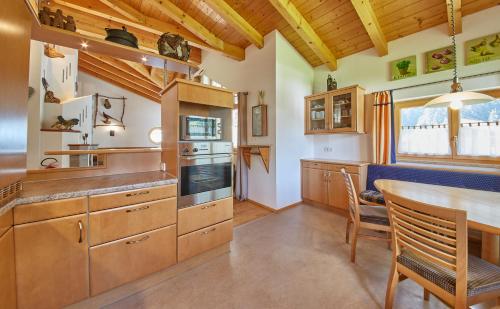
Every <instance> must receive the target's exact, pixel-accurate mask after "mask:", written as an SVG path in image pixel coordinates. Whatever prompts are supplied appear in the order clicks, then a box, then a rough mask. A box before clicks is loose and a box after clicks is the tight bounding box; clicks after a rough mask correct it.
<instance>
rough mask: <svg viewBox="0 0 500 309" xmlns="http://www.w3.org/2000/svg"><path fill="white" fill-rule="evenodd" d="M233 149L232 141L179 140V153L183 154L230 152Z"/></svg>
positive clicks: (196, 154)
mask: <svg viewBox="0 0 500 309" xmlns="http://www.w3.org/2000/svg"><path fill="white" fill-rule="evenodd" d="M232 151H233V144H232V143H231V142H179V155H181V156H198V155H211V154H228V153H229V154H230V153H232Z"/></svg>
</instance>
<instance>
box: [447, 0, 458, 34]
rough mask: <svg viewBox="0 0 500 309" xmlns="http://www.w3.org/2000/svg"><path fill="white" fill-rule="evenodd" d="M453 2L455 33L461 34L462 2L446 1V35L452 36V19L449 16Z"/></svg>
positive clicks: (456, 0) (455, 0)
mask: <svg viewBox="0 0 500 309" xmlns="http://www.w3.org/2000/svg"><path fill="white" fill-rule="evenodd" d="M452 2H453V8H454V13H455V14H454V15H455V33H456V34H459V33H462V0H446V12H447V14H448V33H449V34H450V35H452V34H453V27H452V25H453V19H452V16H451V4H452Z"/></svg>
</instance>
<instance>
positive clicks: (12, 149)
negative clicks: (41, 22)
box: [0, 0, 32, 188]
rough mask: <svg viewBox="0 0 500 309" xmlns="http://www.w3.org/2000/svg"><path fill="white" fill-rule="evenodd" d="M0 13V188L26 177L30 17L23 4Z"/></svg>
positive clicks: (6, 5) (9, 3) (5, 5)
mask: <svg viewBox="0 0 500 309" xmlns="http://www.w3.org/2000/svg"><path fill="white" fill-rule="evenodd" d="M3 2H5V3H2V9H1V10H0V20H1V21H2V25H3V26H2V27H0V42H2V45H3V46H2V48H1V50H0V68H1V70H2V74H0V93H1V95H0V149H1V151H0V175H1V177H0V188H3V187H5V186H7V185H10V184H12V183H14V182H16V181H19V180H21V179H22V178H23V177H24V176H25V175H26V143H27V102H28V86H29V85H28V80H29V57H30V56H29V55H30V38H31V24H32V19H31V14H30V11H29V10H28V7H27V6H26V4H25V3H24V1H19V0H18V1H3Z"/></svg>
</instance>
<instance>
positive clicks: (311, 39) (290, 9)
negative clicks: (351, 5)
mask: <svg viewBox="0 0 500 309" xmlns="http://www.w3.org/2000/svg"><path fill="white" fill-rule="evenodd" d="M269 2H270V3H271V4H272V5H273V6H274V8H276V10H277V11H278V12H279V13H280V15H281V16H283V18H284V19H285V20H286V21H287V22H288V24H290V26H292V28H293V29H294V30H295V31H296V32H297V34H298V35H299V36H300V37H301V38H302V39H303V40H304V41H305V42H306V43H307V45H308V46H309V47H310V48H311V49H312V50H313V51H314V53H315V54H316V55H317V56H318V58H320V59H321V61H322V62H323V63H325V64H326V65H327V66H328V68H329V69H330V70H336V69H337V58H335V55H334V54H333V53H332V51H331V50H330V49H329V48H328V46H326V44H325V43H324V42H323V41H322V40H321V38H320V37H319V36H318V34H316V32H315V31H314V29H313V28H312V27H311V25H310V24H309V23H308V22H307V20H306V19H305V18H304V16H302V14H301V13H300V12H299V10H298V9H297V8H296V7H295V5H294V4H293V3H292V2H291V1H290V0H269Z"/></svg>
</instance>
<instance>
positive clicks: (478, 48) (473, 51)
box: [465, 33, 500, 65]
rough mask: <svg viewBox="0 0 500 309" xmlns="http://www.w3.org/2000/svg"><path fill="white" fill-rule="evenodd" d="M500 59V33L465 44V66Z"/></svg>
mask: <svg viewBox="0 0 500 309" xmlns="http://www.w3.org/2000/svg"><path fill="white" fill-rule="evenodd" d="M498 59H500V33H496V34H491V35H487V36H485V37H482V38H478V39H474V40H470V41H467V42H465V64H467V65H469V64H478V63H482V62H487V61H492V60H498Z"/></svg>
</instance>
